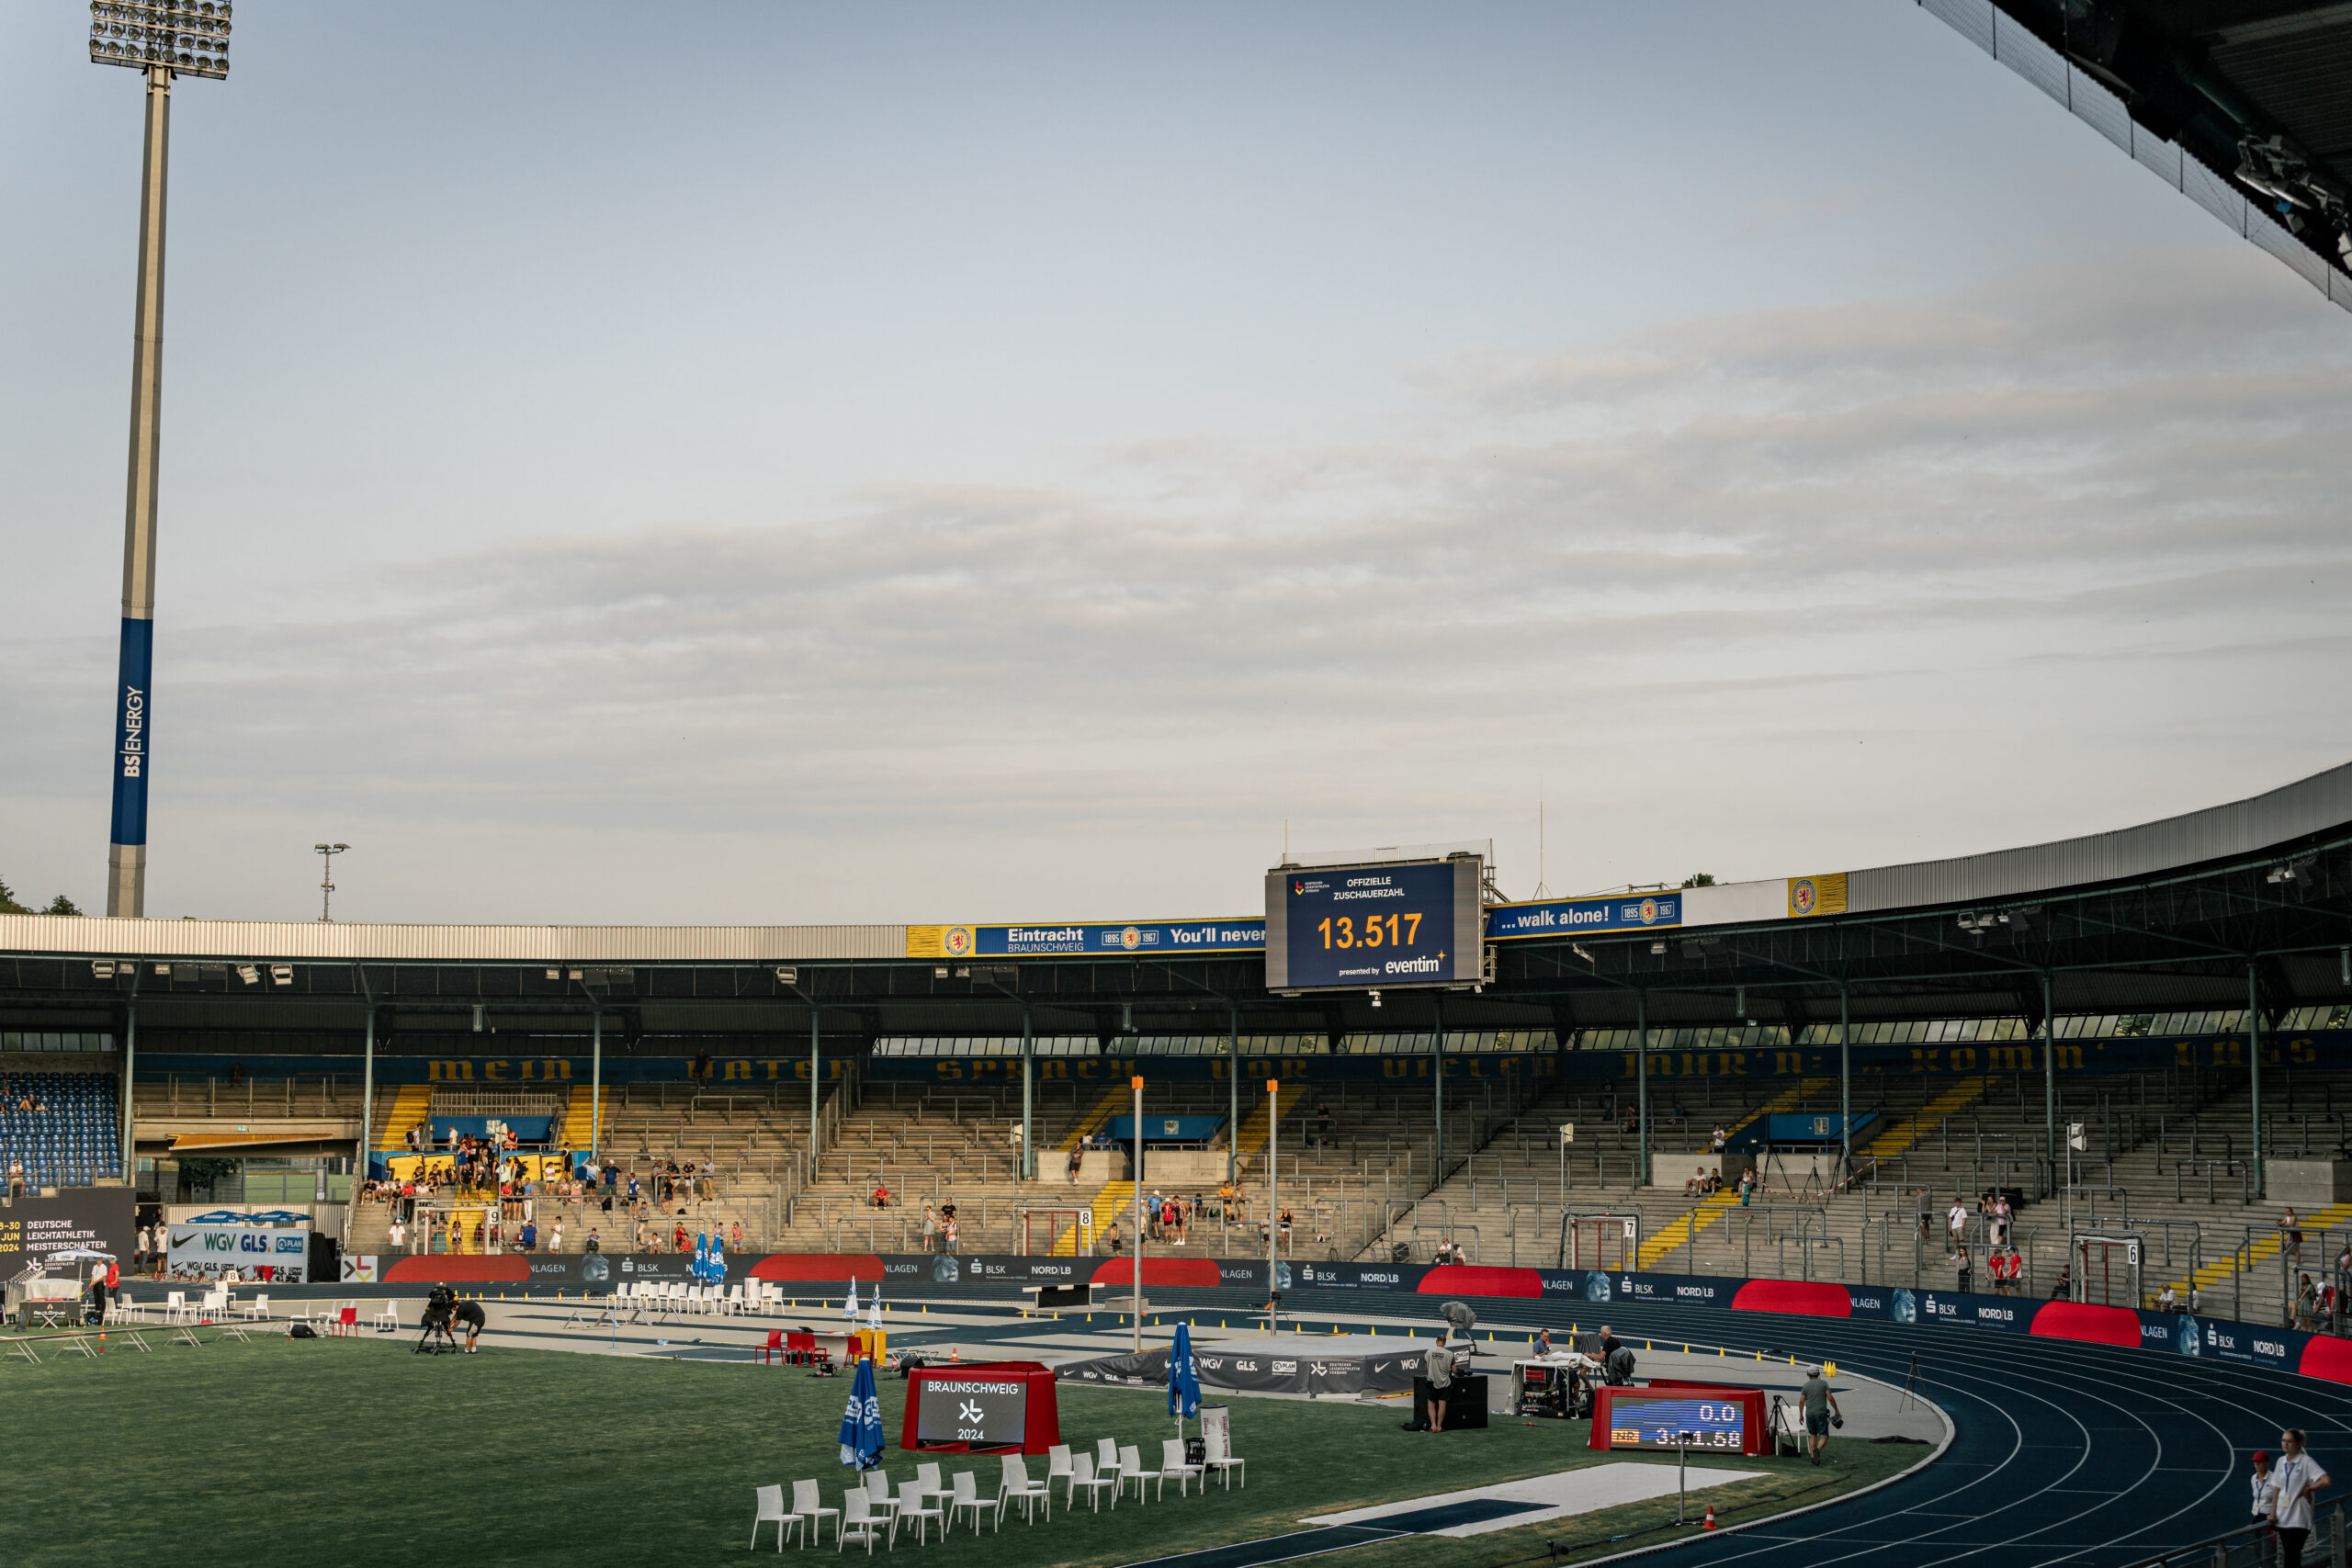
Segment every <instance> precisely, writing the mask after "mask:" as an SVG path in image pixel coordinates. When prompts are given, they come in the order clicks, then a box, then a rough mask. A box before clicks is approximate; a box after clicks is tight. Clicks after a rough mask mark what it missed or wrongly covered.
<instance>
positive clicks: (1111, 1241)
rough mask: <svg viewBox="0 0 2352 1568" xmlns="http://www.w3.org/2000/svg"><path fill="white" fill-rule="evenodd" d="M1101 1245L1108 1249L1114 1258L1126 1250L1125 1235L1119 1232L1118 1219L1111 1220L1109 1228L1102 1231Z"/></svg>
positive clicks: (1122, 1254) (1123, 1253)
mask: <svg viewBox="0 0 2352 1568" xmlns="http://www.w3.org/2000/svg"><path fill="white" fill-rule="evenodd" d="M1103 1246H1104V1247H1107V1248H1109V1249H1110V1253H1111V1256H1112V1257H1114V1258H1118V1257H1121V1256H1124V1255H1125V1252H1126V1250H1127V1241H1126V1238H1125V1236H1123V1235H1120V1234H1119V1222H1118V1221H1116V1220H1113V1221H1112V1222H1111V1227H1110V1229H1108V1230H1106V1231H1104V1232H1103Z"/></svg>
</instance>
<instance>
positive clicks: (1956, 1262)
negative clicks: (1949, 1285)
mask: <svg viewBox="0 0 2352 1568" xmlns="http://www.w3.org/2000/svg"><path fill="white" fill-rule="evenodd" d="M1951 1267H1952V1273H1953V1274H1954V1275H1955V1276H1956V1277H1957V1278H1958V1280H1959V1281H1960V1282H1959V1284H1958V1286H1957V1287H1956V1289H1958V1290H1959V1291H1960V1292H1961V1293H1962V1294H1963V1295H1965V1294H1966V1293H1967V1292H1968V1287H1969V1280H1970V1279H1971V1278H1972V1276H1973V1270H1972V1269H1971V1268H1970V1266H1969V1259H1968V1248H1967V1247H1966V1246H1965V1245H1963V1246H1962V1247H1961V1248H1960V1249H1959V1250H1958V1251H1957V1252H1954V1253H1953V1254H1952V1260H1951Z"/></svg>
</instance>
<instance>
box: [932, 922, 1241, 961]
mask: <svg viewBox="0 0 2352 1568" xmlns="http://www.w3.org/2000/svg"><path fill="white" fill-rule="evenodd" d="M1265 945H1266V924H1265V922H1264V921H1263V920H1261V919H1259V918H1258V917H1256V916H1255V915H1245V916H1241V917H1238V918H1229V919H1205V920H1111V921H1100V920H1061V921H1054V920H1046V921H1040V922H1037V923H1035V924H1030V925H1014V924H1006V925H953V926H909V927H908V928H907V956H908V957H909V958H948V959H956V958H1056V957H1079V956H1084V955H1089V954H1091V955H1093V956H1096V957H1107V958H1120V957H1136V958H1169V957H1175V956H1179V955H1182V954H1184V953H1256V952H1259V951H1261V950H1262V949H1263V948H1264V947H1265Z"/></svg>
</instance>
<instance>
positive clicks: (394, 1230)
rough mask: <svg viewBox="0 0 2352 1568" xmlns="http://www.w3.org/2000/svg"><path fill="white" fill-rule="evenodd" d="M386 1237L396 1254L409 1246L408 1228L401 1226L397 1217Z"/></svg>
mask: <svg viewBox="0 0 2352 1568" xmlns="http://www.w3.org/2000/svg"><path fill="white" fill-rule="evenodd" d="M384 1235H385V1239H386V1240H387V1241H388V1242H390V1244H391V1248H392V1250H393V1251H394V1252H399V1251H401V1250H402V1249H404V1248H405V1247H407V1246H408V1226H407V1225H405V1224H401V1220H400V1218H399V1216H397V1215H395V1216H394V1217H393V1219H392V1224H391V1228H390V1230H388V1231H386V1232H385V1233H384Z"/></svg>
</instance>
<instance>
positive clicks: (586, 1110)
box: [557, 1084, 612, 1149]
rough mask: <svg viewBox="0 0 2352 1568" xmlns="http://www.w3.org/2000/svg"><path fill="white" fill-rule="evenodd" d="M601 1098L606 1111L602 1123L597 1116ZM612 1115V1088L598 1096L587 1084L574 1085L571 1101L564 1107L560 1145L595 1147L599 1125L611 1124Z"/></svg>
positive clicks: (569, 1147)
mask: <svg viewBox="0 0 2352 1568" xmlns="http://www.w3.org/2000/svg"><path fill="white" fill-rule="evenodd" d="M599 1100H602V1102H603V1103H602V1110H603V1112H604V1120H603V1121H602V1122H601V1123H600V1122H599V1121H598V1118H597V1112H598V1110H599V1103H598V1102H599ZM611 1116H612V1094H611V1091H610V1090H606V1091H605V1093H604V1094H603V1095H601V1096H596V1095H593V1094H592V1093H591V1091H590V1089H589V1086H588V1085H586V1084H574V1085H572V1086H571V1103H570V1104H569V1105H567V1106H566V1107H565V1109H564V1113H563V1127H562V1130H561V1131H560V1133H559V1134H557V1142H558V1145H559V1146H560V1147H563V1148H567V1149H585V1148H593V1147H594V1145H595V1135H596V1132H597V1130H598V1127H599V1126H600V1125H602V1126H605V1127H609V1126H611V1125H612V1122H611Z"/></svg>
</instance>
